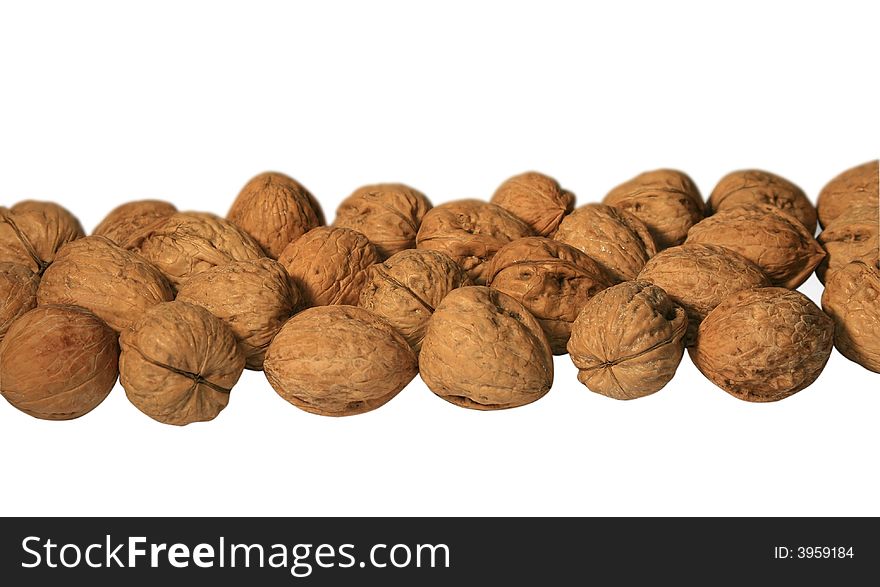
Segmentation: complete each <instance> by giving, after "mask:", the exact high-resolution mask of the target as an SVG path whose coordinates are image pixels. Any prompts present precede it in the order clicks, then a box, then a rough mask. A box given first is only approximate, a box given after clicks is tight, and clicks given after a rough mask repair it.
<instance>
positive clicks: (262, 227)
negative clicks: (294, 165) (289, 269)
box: [226, 171, 324, 259]
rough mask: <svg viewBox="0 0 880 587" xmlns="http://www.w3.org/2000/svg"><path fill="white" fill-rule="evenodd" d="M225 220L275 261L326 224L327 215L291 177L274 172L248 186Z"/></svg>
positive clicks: (259, 177) (246, 185) (312, 197)
mask: <svg viewBox="0 0 880 587" xmlns="http://www.w3.org/2000/svg"><path fill="white" fill-rule="evenodd" d="M226 218H227V220H229V221H230V222H232V223H233V224H235V225H236V226H238V227H239V228H241V229H242V230H244V231H245V232H247V233H248V234H249V235H251V236H252V237H253V238H254V239H255V240H256V241H257V242H258V243H259V244H260V246H261V247H263V250H264V251H266V254H267V255H269V256H270V257H272V258H273V259H277V258H278V255H280V254H281V251H283V250H284V247H286V246H287V245H288V244H290V243H291V242H293V241H295V240H296V239H298V238H299V237H301V236H302V235H304V234H305V233H307V232H308V231H310V230H312V229H313V228H316V227H318V226H322V225H323V224H324V213H323V212H322V211H321V206H320V204H318V201H317V200H316V199H315V197H314V196H313V195H312V194H311V193H310V192H309V191H308V190H307V189H306V188H305V187H303V186H302V185H301V184H300V183H299V182H297V181H296V180H295V179H293V178H292V177H288V176H287V175H284V174H283V173H277V172H274V171H269V172H266V173H261V174H260V175H258V176H256V177H254V178H253V179H251V180H250V181H249V182H247V184H245V186H244V187H243V188H242V189H241V192H239V194H238V197H237V198H236V199H235V202H233V203H232V207H231V208H230V209H229V213H228V214H227V215H226Z"/></svg>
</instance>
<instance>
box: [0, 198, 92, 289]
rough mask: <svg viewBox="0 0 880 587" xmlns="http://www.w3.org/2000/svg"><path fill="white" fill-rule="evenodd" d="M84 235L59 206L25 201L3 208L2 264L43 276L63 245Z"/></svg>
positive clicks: (0, 210)
mask: <svg viewBox="0 0 880 587" xmlns="http://www.w3.org/2000/svg"><path fill="white" fill-rule="evenodd" d="M84 234H85V233H84V232H83V229H82V225H80V223H79V220H77V219H76V217H74V215H73V214H71V213H70V212H68V211H67V210H65V209H64V208H62V207H61V206H59V205H58V204H53V203H51V202H35V201H33V200H26V201H24V202H19V203H18V204H16V205H14V206H13V207H12V208H2V207H0V262H8V263H19V264H21V265H24V266H26V267H29V268H30V269H31V270H32V271H34V272H37V273H41V274H42V272H43V271H45V270H46V267H48V266H49V264H50V263H51V262H52V261H53V260H54V259H55V253H56V252H57V251H58V249H60V248H61V245H63V244H64V243H66V242H69V241H72V240H75V239H78V238H81V237H82V236H83V235H84Z"/></svg>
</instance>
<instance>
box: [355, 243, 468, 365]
mask: <svg viewBox="0 0 880 587" xmlns="http://www.w3.org/2000/svg"><path fill="white" fill-rule="evenodd" d="M464 285H470V278H469V277H468V275H467V273H465V271H464V269H462V268H461V267H459V265H458V264H457V263H456V262H455V261H453V260H452V258H451V257H449V255H447V254H445V253H441V252H440V251H429V250H427V249H410V250H406V251H401V252H399V253H396V254H395V255H392V256H391V257H389V258H388V259H387V260H386V261H385V262H384V263H378V264H376V265H373V266H372V267H370V269H369V271H368V275H367V283H366V284H365V285H364V288H363V289H362V290H361V296H360V300H359V301H358V305H359V306H360V307H362V308H365V309H367V310H369V311H371V312H373V313H374V314H376V315H377V316H379V317H381V318H384V319H385V320H386V321H387V322H388V323H389V324H391V325H392V326H393V327H395V328H396V329H397V330H398V332H400V333H401V334H402V335H403V337H404V338H405V339H406V341H407V342H408V343H409V345H410V346H411V347H412V348H413V350H414V351H415V352H416V353H418V352H419V350H421V348H422V339H424V338H425V330H426V329H427V327H428V319H429V318H430V317H431V315H432V314H433V313H434V309H435V308H436V307H437V305H438V304H439V303H440V302H441V301H442V300H443V298H444V297H446V294H448V293H449V292H450V291H452V290H454V289H456V288H458V287H462V286H464Z"/></svg>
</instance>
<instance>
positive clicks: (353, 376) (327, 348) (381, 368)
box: [265, 306, 418, 416]
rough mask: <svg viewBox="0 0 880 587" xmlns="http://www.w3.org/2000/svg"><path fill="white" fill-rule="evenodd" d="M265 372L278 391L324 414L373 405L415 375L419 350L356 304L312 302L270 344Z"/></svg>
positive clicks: (342, 413)
mask: <svg viewBox="0 0 880 587" xmlns="http://www.w3.org/2000/svg"><path fill="white" fill-rule="evenodd" d="M265 369H266V377H267V378H268V379H269V383H270V384H271V385H272V387H273V388H274V389H275V391H277V392H278V395H280V396H281V397H283V398H284V399H286V400H287V401H288V402H290V403H292V404H293V405H295V406H296V407H298V408H300V409H303V410H305V411H307V412H311V413H313V414H320V415H324V416H352V415H355V414H362V413H364V412H369V411H370V410H375V409H376V408H378V407H380V406H382V405H384V404H385V403H386V402H388V401H389V400H390V399H391V398H393V397H394V396H396V395H397V394H398V393H400V391H401V390H402V389H403V388H404V387H406V385H407V383H409V382H410V381H412V379H413V377H415V376H416V373H417V371H418V366H417V362H416V355H415V353H414V352H413V350H412V349H411V348H410V346H409V344H407V342H406V340H404V338H403V337H402V336H401V335H400V333H398V332H397V331H396V330H395V329H394V328H393V327H392V326H391V325H389V324H388V323H387V322H385V321H384V320H382V319H381V318H379V317H378V316H375V315H374V314H372V313H370V312H368V311H367V310H364V309H363V308H358V307H354V306H322V307H318V308H309V309H308V310H305V311H303V312H300V313H299V314H297V315H296V316H294V317H293V318H291V319H290V320H289V321H288V322H287V324H285V325H284V327H283V328H282V329H281V332H279V333H278V336H276V337H275V340H273V341H272V344H270V345H269V350H268V352H267V353H266V363H265Z"/></svg>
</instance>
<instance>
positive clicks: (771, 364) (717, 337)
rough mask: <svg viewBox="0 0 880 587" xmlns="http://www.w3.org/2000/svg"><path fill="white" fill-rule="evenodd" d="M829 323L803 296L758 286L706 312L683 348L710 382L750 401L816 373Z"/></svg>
mask: <svg viewBox="0 0 880 587" xmlns="http://www.w3.org/2000/svg"><path fill="white" fill-rule="evenodd" d="M833 337H834V324H833V322H832V321H831V318H829V317H828V316H826V315H825V314H824V313H823V312H822V310H820V309H819V308H818V307H816V304H814V303H813V302H811V301H810V299H809V298H808V297H807V296H805V295H804V294H802V293H800V292H797V291H793V290H789V289H785V288H781V287H759V288H755V289H746V290H742V291H738V292H736V293H734V294H732V295H730V296H728V297H727V298H725V299H724V301H722V302H721V303H720V304H718V306H716V307H715V309H714V310H712V311H711V312H709V315H708V316H706V318H705V320H703V323H702V324H700V329H699V331H698V333H697V344H696V345H694V346H692V347H691V348H690V349H689V352H690V355H691V360H692V361H693V362H694V365H696V366H697V369H699V370H700V371H701V372H702V373H703V375H705V376H706V377H707V378H709V380H710V381H712V383H714V384H715V385H717V386H718V387H720V388H721V389H723V390H724V391H726V392H728V393H729V394H731V395H732V396H734V397H737V398H739V399H742V400H746V401H750V402H772V401H777V400H781V399H784V398H786V397H788V396H790V395H792V394H794V393H796V392H798V391H800V390H802V389H804V388H805V387H807V386H808V385H810V384H811V383H812V382H813V381H815V380H816V378H817V377H818V376H819V373H821V372H822V368H823V367H825V363H826V362H827V361H828V356H829V355H830V354H831V345H832V341H833Z"/></svg>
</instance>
